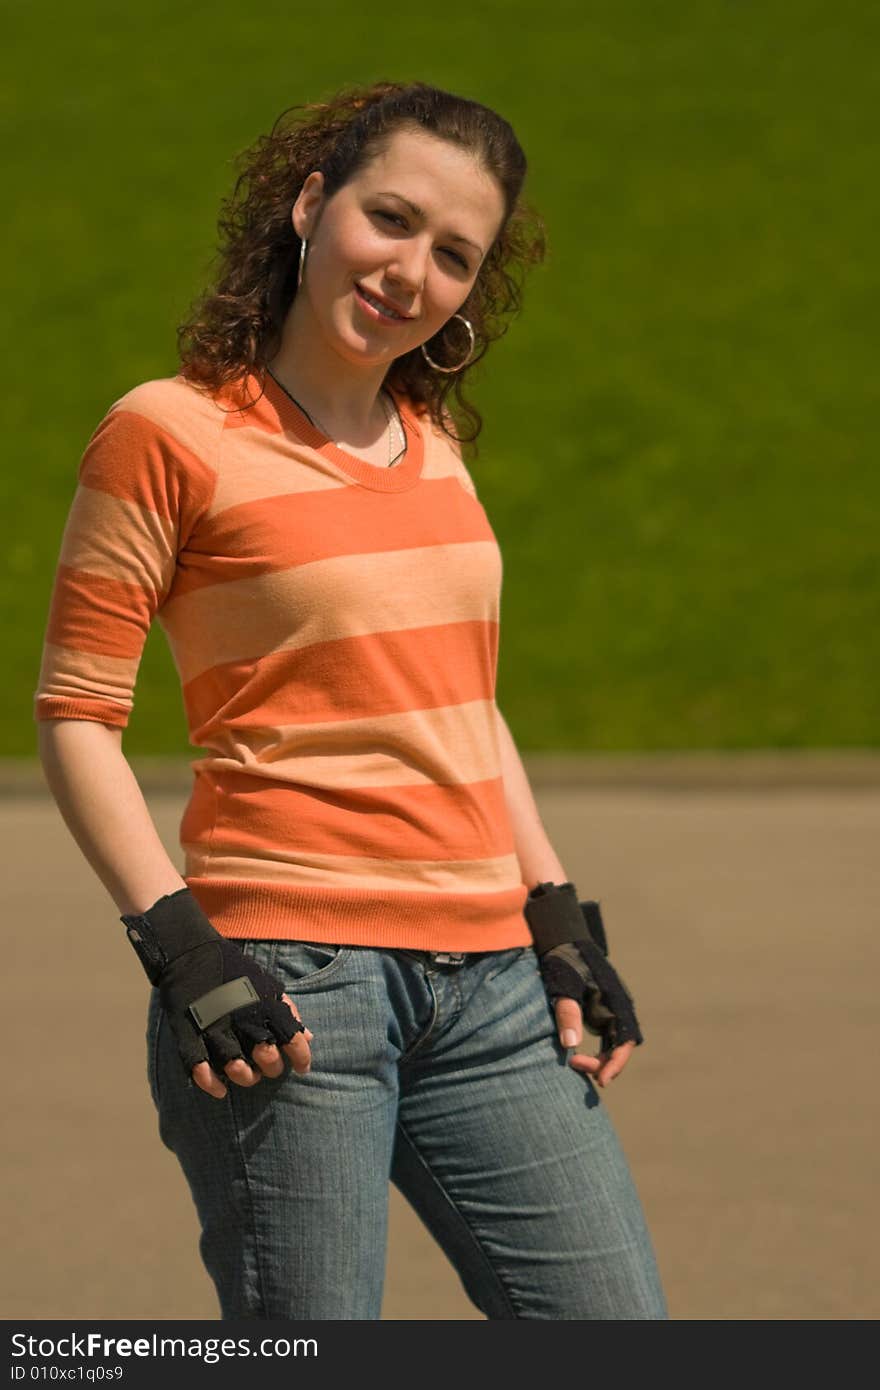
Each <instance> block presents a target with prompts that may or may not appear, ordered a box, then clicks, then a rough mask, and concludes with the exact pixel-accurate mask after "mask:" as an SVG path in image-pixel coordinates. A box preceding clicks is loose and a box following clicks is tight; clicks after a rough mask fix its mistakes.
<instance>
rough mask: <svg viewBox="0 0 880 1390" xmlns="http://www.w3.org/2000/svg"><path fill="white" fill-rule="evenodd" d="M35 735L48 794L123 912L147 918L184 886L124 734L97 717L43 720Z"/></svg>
mask: <svg viewBox="0 0 880 1390" xmlns="http://www.w3.org/2000/svg"><path fill="white" fill-rule="evenodd" d="M37 730H38V746H39V753H40V761H41V763H42V765H43V771H44V773H45V776H46V781H47V783H48V784H49V790H50V791H51V793H52V795H53V796H54V798H55V801H56V804H57V806H58V809H59V811H60V812H61V815H62V817H63V819H64V821H65V823H66V825H67V828H68V829H69V830H70V833H71V834H72V835H73V838H74V839H75V840H76V842H77V844H78V845H79V847H80V849H81V850H82V852H83V854H84V855H85V857H86V859H87V860H88V862H89V863H90V864H91V866H92V868H93V869H94V871H95V873H96V874H97V875H98V877H99V878H100V880H101V882H102V883H103V885H104V887H105V888H106V889H107V892H108V893H109V894H110V896H111V898H112V899H113V901H114V902H115V903H116V906H117V908H118V909H119V911H120V913H123V912H128V913H142V912H146V911H147V909H148V908H149V907H151V906H152V905H153V903H155V902H156V900H157V899H158V898H160V897H162V896H163V895H164V894H166V893H176V892H177V890H178V889H179V888H185V887H186V884H185V883H184V881H183V879H182V878H181V876H180V874H179V873H178V871H177V869H175V867H174V865H173V864H172V862H171V860H170V859H169V858H168V855H167V853H166V851H165V848H164V846H163V844H162V841H161V840H160V839H159V835H158V832H157V830H156V827H155V826H154V824H153V821H152V819H151V817H150V813H149V811H148V810H147V805H146V802H145V801H144V797H143V793H142V792H141V789H140V787H139V785H138V782H137V779H136V778H135V775H134V773H133V772H132V770H131V767H130V766H129V764H128V762H127V761H126V758H125V755H124V753H123V752H122V730H121V729H120V728H113V727H111V726H110V725H109V724H101V723H98V722H97V721H96V720H94V719H43V720H40V721H39V723H38V725H37Z"/></svg>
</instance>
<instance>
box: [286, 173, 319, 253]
mask: <svg viewBox="0 0 880 1390" xmlns="http://www.w3.org/2000/svg"><path fill="white" fill-rule="evenodd" d="M323 201H324V175H323V174H322V172H321V170H320V169H313V170H312V172H311V173H310V174H309V175H308V177H307V178H306V179H305V180H304V182H303V186H302V188H301V189H300V190H299V194H298V195H297V199H296V202H295V203H294V205H293V207H292V208H291V210H290V220H291V222H292V223H293V230H294V231H295V232H296V234H297V236H298V237H299V239H300V240H301V241H302V239H303V238H304V237H306V238H308V237H310V236H311V234H312V229H313V228H314V225H315V222H316V220H317V216H318V213H319V211H320V208H321V204H322V203H323Z"/></svg>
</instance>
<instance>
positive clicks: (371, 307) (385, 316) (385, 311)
mask: <svg viewBox="0 0 880 1390" xmlns="http://www.w3.org/2000/svg"><path fill="white" fill-rule="evenodd" d="M354 288H355V292H356V294H357V297H358V300H359V302H360V304H361V306H362V307H363V309H364V312H365V313H367V314H369V316H370V317H371V318H372V319H374V320H379V319H381V320H382V322H384V323H408V322H409V321H410V315H408V314H401V313H398V312H396V311H395V310H394V309H389V308H388V307H387V305H385V304H383V303H381V301H380V300H378V299H375V298H374V297H373V296H372V295H371V294H370V293H369V291H368V290H365V289H363V288H362V287H361V286H360V285H359V284H358V283H357V281H355V286H354Z"/></svg>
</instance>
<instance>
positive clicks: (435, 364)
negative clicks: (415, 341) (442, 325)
mask: <svg viewBox="0 0 880 1390" xmlns="http://www.w3.org/2000/svg"><path fill="white" fill-rule="evenodd" d="M452 318H454V319H461V321H462V323H463V324H464V326H465V328H466V329H467V331H468V336H469V337H470V340H471V345H470V347H469V348H468V351H467V356H466V357H465V358H464V360H463V361H462V362H459V363H458V366H456V367H441V366H440V363H439V362H435V361H434V359H433V357H430V356H429V355H428V353H427V351H426V350H425V344H424V343H422V356H423V357H424V359H425V361H426V362H427V363H428V365H429V366H431V367H433V368H434V371H435V372H460V371H461V370H462V368H463V367H466V366H467V364H468V362H470V360H471V358H472V357H473V355H474V349H475V347H476V345H477V340H476V337H475V336H474V330H473V328H472V327H471V324H470V323H469V322H468V320H467V319H466V318H465V316H464V314H453V315H452ZM448 321H449V322H450V323H451V322H452V320H451V319H450V320H448Z"/></svg>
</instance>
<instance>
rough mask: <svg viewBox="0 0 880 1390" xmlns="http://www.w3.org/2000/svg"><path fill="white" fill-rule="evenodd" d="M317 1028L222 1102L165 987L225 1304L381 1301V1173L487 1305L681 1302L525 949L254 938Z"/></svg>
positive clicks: (151, 1028) (163, 1059)
mask: <svg viewBox="0 0 880 1390" xmlns="http://www.w3.org/2000/svg"><path fill="white" fill-rule="evenodd" d="M239 945H240V946H241V947H242V950H243V951H244V952H245V954H247V955H248V956H251V957H252V958H253V959H255V960H256V961H258V962H259V964H260V965H262V966H263V967H264V968H265V969H266V970H269V971H271V972H273V973H274V974H275V975H276V976H277V977H278V978H279V979H281V980H282V981H283V982H284V986H285V989H286V991H287V993H288V994H289V995H290V997H291V998H292V999H293V1000H295V1002H296V1004H297V1006H298V1008H299V1010H300V1014H301V1016H302V1018H303V1021H304V1022H305V1024H306V1025H307V1026H308V1027H309V1028H311V1029H312V1031H313V1032H314V1035H315V1036H314V1040H313V1042H312V1066H311V1070H310V1071H309V1072H308V1073H306V1074H305V1075H304V1076H298V1075H297V1074H296V1073H295V1072H293V1071H292V1070H291V1069H290V1067H289V1066H288V1065H287V1063H285V1071H284V1073H283V1074H282V1075H281V1076H280V1077H278V1078H275V1079H270V1078H267V1077H263V1078H262V1080H261V1081H259V1082H258V1083H257V1084H256V1085H255V1086H253V1087H250V1088H244V1087H240V1086H236V1085H235V1083H234V1082H230V1083H228V1094H227V1096H226V1098H225V1099H224V1100H215V1099H213V1098H212V1097H211V1096H209V1095H207V1094H205V1092H203V1091H202V1090H200V1089H199V1087H197V1086H196V1085H195V1083H194V1082H193V1081H192V1079H191V1077H189V1076H188V1075H187V1074H186V1072H185V1071H184V1069H183V1065H182V1063H181V1060H180V1055H179V1053H178V1052H177V1049H176V1046H175V1043H174V1040H173V1037H172V1035H171V1031H170V1029H169V1028H168V1026H167V1023H165V1024H163V1013H162V1009H161V1007H160V1004H159V994H158V990H156V989H155V988H154V989H153V990H152V993H151V997H150V1007H149V1016H148V1024H147V1055H148V1075H149V1082H150V1090H151V1094H152V1097H153V1102H154V1104H155V1105H156V1108H157V1110H158V1115H159V1132H160V1135H161V1138H162V1142H163V1143H164V1144H165V1145H166V1146H167V1148H169V1149H170V1150H171V1151H172V1152H173V1153H174V1154H176V1156H177V1159H178V1161H179V1162H180V1165H181V1167H182V1169H183V1172H184V1174H185V1176H186V1179H187V1182H188V1183H189V1186H190V1189H191V1191H192V1195H193V1200H194V1202H195V1205H196V1209H197V1212H198V1215H199V1219H200V1222H201V1227H202V1235H201V1239H200V1242H199V1248H200V1252H201V1256H202V1259H203V1261H204V1264H205V1268H206V1269H207V1271H208V1273H209V1274H210V1276H211V1278H212V1279H213V1281H214V1284H215V1286H216V1290H217V1295H218V1299H219V1303H220V1315H221V1318H230V1319H231V1318H292V1319H296V1320H311V1319H366V1318H374V1319H375V1318H379V1316H380V1309H381V1303H382V1289H383V1280H384V1273H385V1257H386V1234H387V1212H388V1183H389V1180H390V1181H391V1182H393V1183H394V1184H395V1186H396V1187H397V1188H399V1190H400V1191H401V1193H402V1194H403V1195H404V1197H405V1198H406V1199H407V1201H408V1202H409V1203H410V1205H411V1206H412V1207H413V1208H414V1209H415V1211H416V1212H417V1213H418V1215H419V1217H420V1218H421V1219H422V1221H423V1222H424V1224H425V1226H426V1227H427V1228H428V1230H429V1231H430V1232H431V1234H432V1235H433V1236H434V1238H435V1239H436V1241H437V1242H438V1244H439V1245H440V1246H441V1248H442V1249H443V1250H444V1251H445V1253H446V1255H447V1256H448V1258H449V1260H450V1261H451V1263H452V1265H453V1267H454V1268H455V1269H456V1271H457V1272H458V1275H459V1277H460V1278H461V1281H462V1284H463V1285H464V1288H465V1290H466V1291H467V1293H468V1295H469V1296H470V1298H471V1299H472V1300H473V1302H474V1304H475V1306H476V1307H477V1308H478V1309H480V1311H481V1312H483V1313H484V1314H485V1316H486V1317H487V1318H546V1319H616V1318H628V1319H642V1318H646V1319H657V1318H668V1316H669V1314H668V1311H667V1308H666V1302H665V1299H664V1295H663V1290H662V1287H661V1284H660V1278H659V1274H658V1271H657V1265H656V1261H655V1256H654V1251H653V1248H652V1245H651V1240H650V1237H649V1234H648V1231H647V1229H646V1226H645V1221H644V1215H643V1212H642V1207H641V1204H640V1201H639V1198H638V1195H637V1193H636V1190H635V1187H634V1185H633V1181H632V1177H631V1175H630V1171H629V1168H628V1166H627V1162H626V1159H625V1157H624V1154H623V1152H622V1150H621V1147H620V1143H619V1141H618V1138H617V1135H616V1133H615V1130H614V1128H613V1126H612V1123H611V1119H610V1117H609V1114H608V1110H607V1108H606V1107H605V1105H603V1104H602V1102H601V1100H600V1097H599V1093H598V1091H597V1090H596V1087H595V1086H594V1084H593V1082H592V1081H591V1080H589V1079H588V1078H586V1077H584V1076H582V1075H580V1074H578V1073H576V1072H575V1071H574V1070H573V1068H571V1067H570V1066H568V1065H567V1062H566V1053H565V1050H564V1048H563V1047H562V1045H561V1043H560V1042H559V1041H558V1038H557V1033H556V1026H555V1020H554V1015H553V1010H552V1008H551V1006H550V1004H549V1002H548V1000H547V996H546V993H545V991H544V986H543V982H542V980H541V976H540V973H539V970H538V964H537V958H536V956H535V952H534V950H533V948H532V947H530V946H526V947H515V948H513V949H511V950H505V951H489V952H481V953H473V954H470V955H468V956H466V958H465V960H464V962H463V963H460V964H455V963H443V962H442V960H436V959H435V958H434V956H433V955H432V954H431V953H429V952H426V951H411V950H403V949H400V950H398V949H393V950H392V949H384V948H383V949H374V948H372V947H364V946H334V945H324V944H315V943H309V942H300V941H280V940H266V939H260V940H254V939H251V940H245V941H241V942H239Z"/></svg>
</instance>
